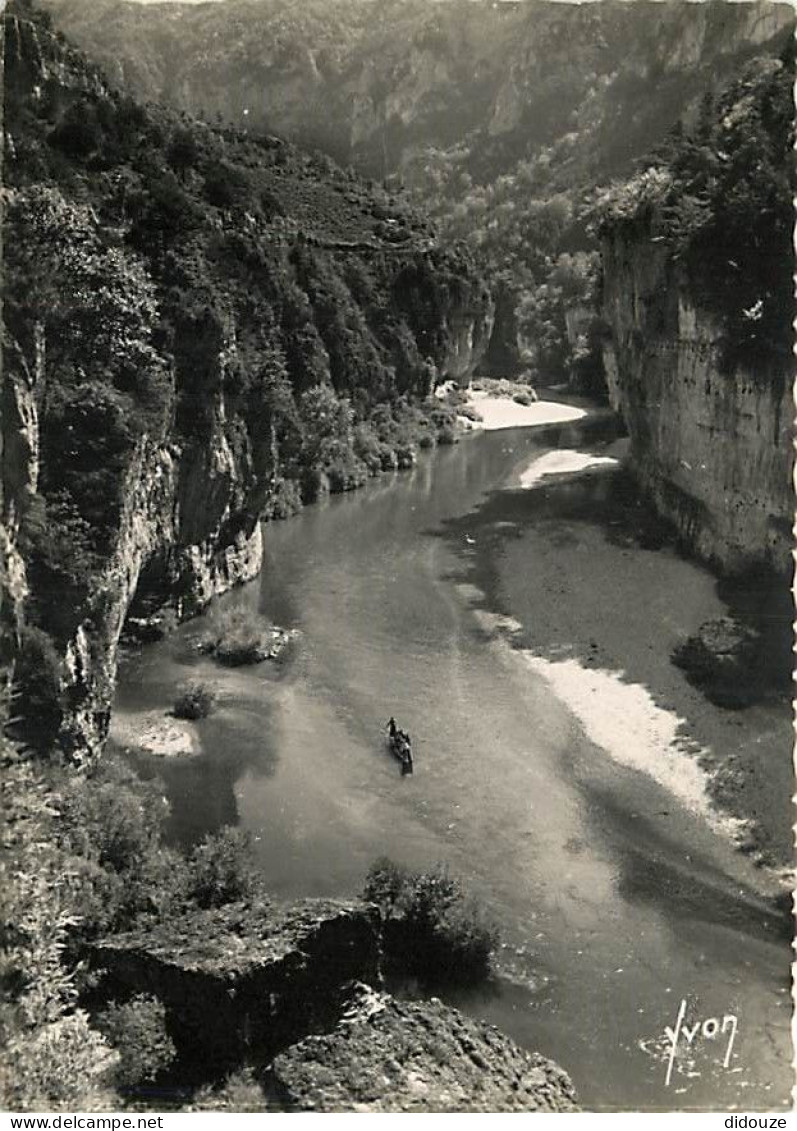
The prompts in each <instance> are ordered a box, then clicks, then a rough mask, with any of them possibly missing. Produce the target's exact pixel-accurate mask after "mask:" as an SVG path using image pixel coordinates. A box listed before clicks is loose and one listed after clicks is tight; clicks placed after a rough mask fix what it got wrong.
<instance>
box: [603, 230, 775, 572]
mask: <svg viewBox="0 0 797 1131" xmlns="http://www.w3.org/2000/svg"><path fill="white" fill-rule="evenodd" d="M603 262H604V315H605V318H606V320H607V322H608V325H609V327H610V341H608V342H607V344H606V346H605V352H604V362H605V369H606V376H607V382H608V386H609V394H610V397H611V400H612V404H613V405H614V407H615V408H616V409H617V410H618V411H620V412H621V413H622V415H623V417H624V419H625V422H626V424H627V427H628V431H629V435H630V438H631V459H632V461H633V464H634V467H635V469H636V471H637V473H638V475H639V478H640V480H641V482H642V484H643V486H644V487H645V488H646V489H647V491H648V492H649V493H650V496H651V498H652V499H653V501H654V503H655V505H656V506H657V508H658V509H659V511H660V512H661V513H662V514H663V515H664V516H665V517H667V518H669V519H671V520H672V521H673V522H674V523H675V525H676V527H677V529H678V531H679V533H680V534H681V536H682V537H683V539H684V541H685V542H686V543H687V544H688V545H689V546H690V547H692V548H693V549H694V550H695V551H696V552H697V553H698V554H699V555H700V556H702V557H704V558H706V559H708V560H710V561H713V562H715V563H717V564H718V565H719V566H720V567H722V568H723V569H726V570H729V571H739V570H743V569H745V568H747V567H750V566H754V565H758V564H762V563H763V564H767V565H770V566H773V567H775V568H776V569H778V570H782V571H785V570H786V569H787V568H788V566H789V563H790V555H791V549H792V537H791V527H792V519H793V510H794V499H793V491H792V467H793V436H794V402H793V395H792V389H791V384H790V382H789V381H788V379H787V378H786V375H785V374H779V375H776V376H773V375H771V374H770V375H768V376H766V375H762V373H761V372H756V371H755V369H754V368H752V367H749V366H747V365H736V366H734V367H733V369H732V371H731V372H728V371H727V370H726V368H725V366H724V365H723V362H722V351H723V341H724V334H723V331H722V328H721V327H720V326H719V325H718V323H717V319H716V317H715V316H714V315H712V313H711V312H709V311H708V310H706V309H705V307H704V306H702V305H701V303H700V298H699V296H698V295H696V294H695V288H694V286H693V285H692V284H690V280H689V278H688V276H687V275H685V274H684V273H683V272H682V271H679V270H678V268H677V267H676V266H675V265H673V263H672V262H671V260H670V258H669V253H668V251H667V249H666V248H664V247H662V245H661V244H656V243H652V242H650V241H649V240H645V239H641V240H639V241H638V242H629V241H627V240H625V239H623V238H615V239H613V240H607V241H605V242H604V246H603Z"/></svg>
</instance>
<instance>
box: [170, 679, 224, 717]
mask: <svg viewBox="0 0 797 1131" xmlns="http://www.w3.org/2000/svg"><path fill="white" fill-rule="evenodd" d="M215 706H216V692H215V690H214V689H213V688H212V687H210V686H209V685H208V684H207V683H200V682H199V681H198V680H195V681H194V682H192V683H189V684H188V685H187V686H186V687H184V688H182V690H181V691H180V693H179V695H178V696H177V698H176V699H175V701H174V707H173V708H172V713H173V715H174V716H175V718H177V719H191V720H196V719H206V718H207V717H208V715H210V714H212V713H213V710H214V708H215Z"/></svg>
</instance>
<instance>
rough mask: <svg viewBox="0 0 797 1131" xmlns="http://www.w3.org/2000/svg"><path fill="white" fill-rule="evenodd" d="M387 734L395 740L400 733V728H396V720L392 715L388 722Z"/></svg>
mask: <svg viewBox="0 0 797 1131" xmlns="http://www.w3.org/2000/svg"><path fill="white" fill-rule="evenodd" d="M387 733H388V734H389V735H390V737H391V738H395V737H396V735H397V734H398V733H399V732H398V728H397V727H396V720H395V719H394V718H393V716H392V715H391V716H390V718H389V719H388V721H387Z"/></svg>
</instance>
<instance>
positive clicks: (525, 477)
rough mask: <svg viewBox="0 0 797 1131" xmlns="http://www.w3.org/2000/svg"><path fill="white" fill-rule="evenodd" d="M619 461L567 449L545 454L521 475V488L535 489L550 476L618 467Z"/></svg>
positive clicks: (536, 459)
mask: <svg viewBox="0 0 797 1131" xmlns="http://www.w3.org/2000/svg"><path fill="white" fill-rule="evenodd" d="M618 466H619V461H618V460H616V459H613V458H612V456H591V455H588V454H587V453H586V452H577V451H573V450H572V449H570V448H565V449H562V450H560V451H555V452H545V453H544V455H541V456H535V458H534V459H533V460H532V461H531V463H530V464H529V466H528V467H527V468H526V470H525V471H523V472H521V475H520V486H521V487H534V486H535V484H537V483H539V482H540V480H541V479H545V478H546V476H549V475H574V474H576V473H578V472H580V471H587V470H588V469H589V468H592V467H618Z"/></svg>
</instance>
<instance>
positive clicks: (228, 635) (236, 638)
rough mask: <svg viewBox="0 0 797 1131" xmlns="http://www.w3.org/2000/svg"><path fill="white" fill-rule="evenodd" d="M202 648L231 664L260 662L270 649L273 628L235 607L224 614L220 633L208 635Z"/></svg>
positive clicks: (235, 665) (233, 665)
mask: <svg viewBox="0 0 797 1131" xmlns="http://www.w3.org/2000/svg"><path fill="white" fill-rule="evenodd" d="M201 647H202V650H203V651H207V652H212V653H213V655H214V656H215V657H216V659H217V660H218V661H219V662H220V663H222V664H228V665H229V666H230V667H237V666H238V665H241V664H257V663H259V662H260V661H261V660H264V659H265V658H266V656H267V655H268V652H269V647H270V631H269V627H268V625H267V624H264V623H261V621H260V618H258V617H257V616H253V615H252V614H251V613H248V612H245V611H244V610H243V609H233V610H230V611H228V612H227V613H225V614H224V616H223V617H222V619H221V623H220V624H219V627H218V629H217V630H216V632H215V633H212V634H210V635H209V636H207V637H206V638H205V640H204V641H203V644H202V646H201Z"/></svg>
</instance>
